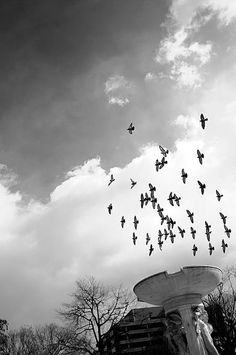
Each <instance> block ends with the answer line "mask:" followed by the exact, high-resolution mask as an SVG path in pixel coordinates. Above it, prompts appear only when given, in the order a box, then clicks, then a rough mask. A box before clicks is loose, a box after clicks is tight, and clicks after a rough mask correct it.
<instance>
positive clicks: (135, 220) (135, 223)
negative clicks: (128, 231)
mask: <svg viewBox="0 0 236 355" xmlns="http://www.w3.org/2000/svg"><path fill="white" fill-rule="evenodd" d="M133 223H134V228H135V229H137V227H138V224H139V220H138V219H137V217H136V216H134V222H133Z"/></svg>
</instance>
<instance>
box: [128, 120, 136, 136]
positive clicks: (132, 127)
mask: <svg viewBox="0 0 236 355" xmlns="http://www.w3.org/2000/svg"><path fill="white" fill-rule="evenodd" d="M134 129H135V127H134V125H133V123H132V122H131V123H130V125H129V127H128V128H127V131H129V133H130V134H132V133H133V131H134Z"/></svg>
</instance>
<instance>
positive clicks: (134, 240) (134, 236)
mask: <svg viewBox="0 0 236 355" xmlns="http://www.w3.org/2000/svg"><path fill="white" fill-rule="evenodd" d="M137 239H138V237H137V235H135V233H133V243H134V245H136V240H137Z"/></svg>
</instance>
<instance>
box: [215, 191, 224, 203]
mask: <svg viewBox="0 0 236 355" xmlns="http://www.w3.org/2000/svg"><path fill="white" fill-rule="evenodd" d="M222 197H223V195H222V194H220V193H219V191H217V190H216V198H217V200H218V201H220V200H221V198H222Z"/></svg>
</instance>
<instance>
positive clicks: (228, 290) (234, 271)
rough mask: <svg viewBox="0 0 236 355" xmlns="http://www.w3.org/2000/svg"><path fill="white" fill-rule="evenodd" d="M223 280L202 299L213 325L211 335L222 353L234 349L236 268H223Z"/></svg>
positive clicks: (226, 354)
mask: <svg viewBox="0 0 236 355" xmlns="http://www.w3.org/2000/svg"><path fill="white" fill-rule="evenodd" d="M223 274H224V276H223V282H222V283H221V284H220V285H219V286H218V287H217V289H216V290H215V291H214V292H212V293H210V294H209V295H208V296H207V297H205V298H204V299H203V303H204V305H205V308H206V310H207V313H208V316H209V323H211V324H212V326H213V329H214V331H213V333H212V337H213V339H214V343H215V344H216V347H217V349H218V350H219V352H220V354H222V355H229V354H234V353H235V350H236V268H235V267H234V266H232V267H228V268H227V269H226V270H224V273H223Z"/></svg>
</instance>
